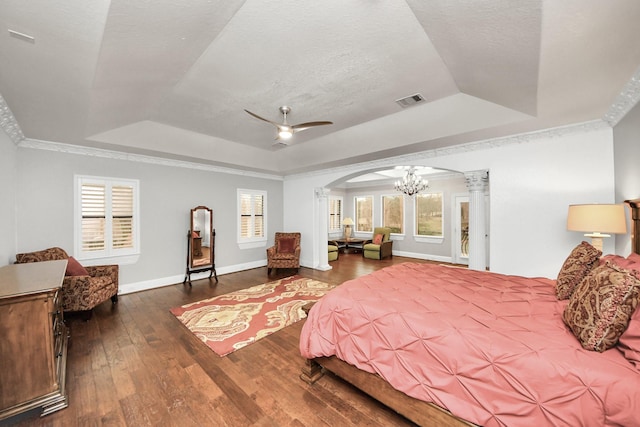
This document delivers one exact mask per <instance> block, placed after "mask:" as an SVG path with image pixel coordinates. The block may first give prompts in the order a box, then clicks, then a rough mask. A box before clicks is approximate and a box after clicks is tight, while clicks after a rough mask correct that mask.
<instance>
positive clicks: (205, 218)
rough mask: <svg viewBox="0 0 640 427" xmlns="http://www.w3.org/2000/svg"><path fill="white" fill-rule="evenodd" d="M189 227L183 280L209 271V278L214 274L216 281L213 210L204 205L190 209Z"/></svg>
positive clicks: (189, 279)
mask: <svg viewBox="0 0 640 427" xmlns="http://www.w3.org/2000/svg"><path fill="white" fill-rule="evenodd" d="M190 219H191V228H190V229H189V232H188V233H187V271H186V273H185V275H184V281H183V282H182V283H186V282H187V280H188V281H189V286H191V274H192V273H201V272H203V271H209V280H211V277H212V276H214V277H215V279H216V283H218V274H217V273H216V264H215V242H216V230H214V229H213V211H212V210H211V209H209V208H208V207H206V206H198V207H196V208H193V209H191V218H190Z"/></svg>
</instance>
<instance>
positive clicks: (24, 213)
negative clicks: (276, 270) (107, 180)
mask: <svg viewBox="0 0 640 427" xmlns="http://www.w3.org/2000/svg"><path fill="white" fill-rule="evenodd" d="M18 164H19V167H18V176H19V180H18V181H19V185H18V196H17V213H18V221H17V222H18V225H17V230H18V239H17V240H18V247H17V252H18V253H20V252H29V251H34V250H40V249H44V248H47V247H50V246H60V247H62V248H63V249H65V250H66V251H67V252H68V253H69V254H71V255H72V254H73V203H74V198H73V188H74V174H81V175H96V176H105V177H118V178H130V179H138V180H140V218H141V256H140V258H139V260H138V262H137V263H135V264H132V265H123V266H121V268H120V285H121V286H120V287H121V289H125V290H127V289H129V290H137V289H144V288H147V287H153V286H160V285H166V284H171V283H176V282H182V278H183V276H184V272H185V268H186V252H187V230H188V229H189V227H190V222H189V216H190V210H191V208H193V207H196V206H199V205H205V206H207V207H209V208H211V209H213V224H214V228H215V230H216V247H215V249H216V268H217V271H218V273H219V274H220V273H224V272H231V271H237V270H239V269H246V268H252V267H257V266H260V265H266V252H265V248H255V249H247V250H241V249H239V247H238V245H237V243H236V241H237V239H236V232H237V228H236V224H237V222H236V218H237V202H236V198H237V192H236V190H237V188H247V189H255V190H264V191H267V209H268V211H267V219H268V224H267V235H268V237H269V242H268V245H267V246H269V245H270V244H273V234H274V232H275V231H280V229H281V228H282V180H281V179H279V178H274V179H264V178H260V177H252V176H244V175H239V174H227V173H220V172H212V171H203V170H195V169H188V168H182V167H172V166H165V165H158V164H149V163H140V162H134V161H128V160H119V159H111V158H102V157H95V156H85V155H78V154H69V153H62V152H55V151H47V150H40V149H33V148H25V147H19V148H18ZM3 222H4V221H3Z"/></svg>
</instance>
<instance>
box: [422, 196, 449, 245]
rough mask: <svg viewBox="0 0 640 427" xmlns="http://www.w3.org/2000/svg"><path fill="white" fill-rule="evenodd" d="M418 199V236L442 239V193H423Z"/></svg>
mask: <svg viewBox="0 0 640 427" xmlns="http://www.w3.org/2000/svg"><path fill="white" fill-rule="evenodd" d="M415 198H416V234H417V235H418V236H425V237H442V228H443V227H442V193H423V194H418V195H416V196H415Z"/></svg>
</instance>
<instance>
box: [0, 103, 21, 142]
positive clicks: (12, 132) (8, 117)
mask: <svg viewBox="0 0 640 427" xmlns="http://www.w3.org/2000/svg"><path fill="white" fill-rule="evenodd" d="M0 128H2V129H3V130H4V131H5V132H6V133H7V135H9V138H11V140H12V141H13V143H14V144H18V143H19V142H20V141H22V140H24V134H23V133H22V129H20V125H19V124H18V122H17V121H16V118H15V117H14V116H13V113H12V112H11V109H10V108H9V105H7V102H6V101H5V100H4V98H3V97H2V95H0Z"/></svg>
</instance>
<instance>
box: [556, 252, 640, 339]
mask: <svg viewBox="0 0 640 427" xmlns="http://www.w3.org/2000/svg"><path fill="white" fill-rule="evenodd" d="M639 294H640V273H638V272H636V271H629V270H625V269H623V268H620V267H618V266H617V265H615V264H612V263H611V262H609V261H607V262H606V263H605V265H601V266H598V267H596V268H594V269H593V271H591V273H589V275H588V276H587V277H585V278H584V280H583V281H582V282H580V284H579V285H578V286H577V287H576V288H575V290H574V291H573V294H572V295H571V298H569V304H568V305H567V307H566V308H565V310H564V312H563V314H562V319H563V320H564V322H565V323H566V324H567V326H569V328H570V329H571V332H573V334H574V335H575V336H576V338H578V341H580V344H581V345H582V347H583V348H585V349H587V350H594V351H599V352H602V351H605V350H607V349H609V348H612V347H613V346H615V345H616V343H617V342H618V339H619V338H620V336H621V335H622V333H623V332H624V331H625V329H627V326H628V324H629V320H630V318H631V315H632V314H633V312H634V311H635V309H636V308H637V306H638V295H639Z"/></svg>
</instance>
